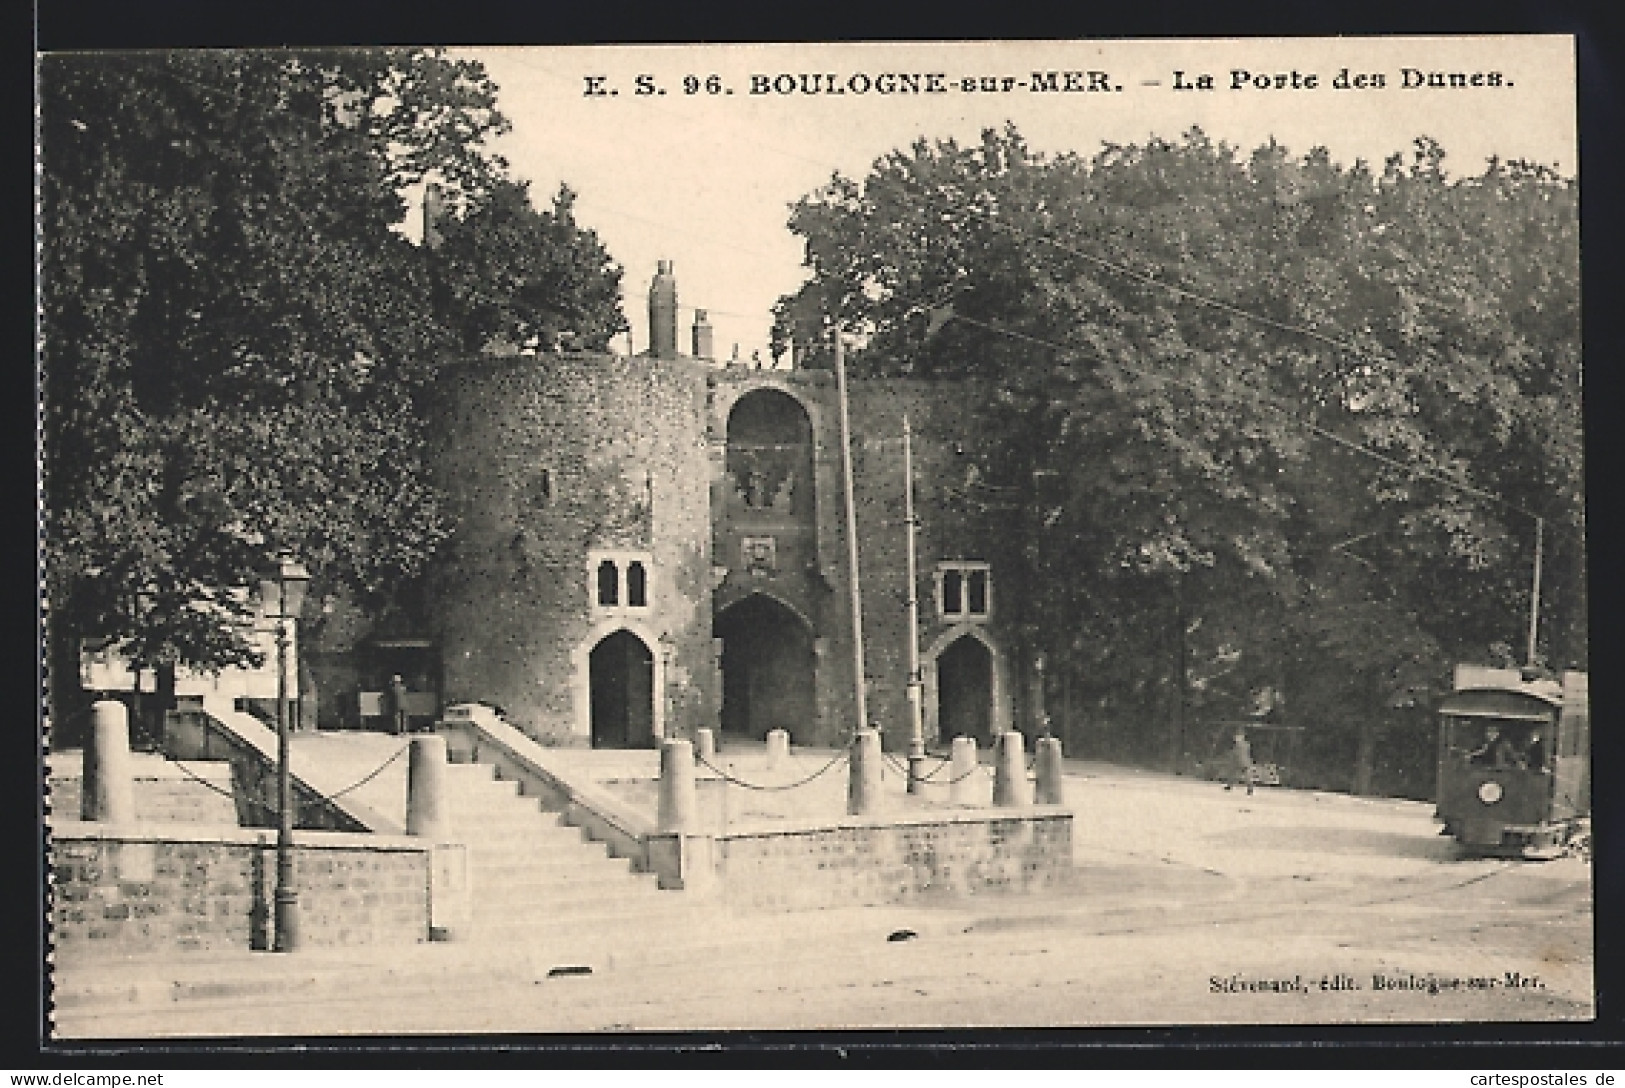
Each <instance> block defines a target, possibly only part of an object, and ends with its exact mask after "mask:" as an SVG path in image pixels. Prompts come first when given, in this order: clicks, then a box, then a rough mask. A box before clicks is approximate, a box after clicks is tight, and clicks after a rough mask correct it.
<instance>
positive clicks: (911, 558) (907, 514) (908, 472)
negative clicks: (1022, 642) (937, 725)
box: [903, 412, 925, 793]
mask: <svg viewBox="0 0 1625 1088" xmlns="http://www.w3.org/2000/svg"><path fill="white" fill-rule="evenodd" d="M903 521H904V523H905V524H906V525H907V526H908V550H907V555H908V792H910V793H919V792H920V791H921V790H922V789H924V784H925V706H924V705H923V702H924V700H923V692H922V691H921V688H922V687H923V684H922V683H921V680H920V593H919V586H918V581H919V577H918V574H917V573H916V569H915V568H916V562H917V560H916V558H915V550H914V534H915V532H916V530H917V529H918V528H919V521H918V519H917V518H915V516H914V432H913V431H912V430H911V429H910V428H909V425H908V413H907V412H904V413H903Z"/></svg>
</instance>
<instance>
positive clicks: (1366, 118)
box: [455, 35, 1578, 359]
mask: <svg viewBox="0 0 1625 1088" xmlns="http://www.w3.org/2000/svg"><path fill="white" fill-rule="evenodd" d="M455 52H456V53H457V54H458V55H460V56H467V57H472V58H474V59H478V60H479V61H481V62H482V63H483V64H484V65H485V67H486V70H487V71H488V72H489V73H490V74H491V76H492V78H493V79H494V80H495V82H496V84H497V86H498V88H499V94H498V105H499V108H500V109H501V110H502V112H503V113H504V114H505V115H506V116H507V117H508V118H509V120H510V121H512V123H513V131H512V132H511V133H510V134H508V135H507V136H505V137H503V138H502V139H501V140H500V141H499V142H498V143H497V144H496V147H495V149H496V150H497V151H499V152H500V153H502V154H503V155H504V156H505V157H506V158H507V159H508V160H509V162H510V164H511V166H512V168H513V172H514V174H515V175H517V176H518V177H520V178H524V179H527V180H529V181H530V182H531V183H532V193H533V196H534V197H535V198H536V200H537V202H538V204H541V205H543V206H545V205H546V203H547V202H548V201H549V200H550V198H551V195H552V193H553V192H554V191H555V190H556V189H557V187H558V185H559V184H560V183H561V182H562V183H567V184H569V186H570V187H571V188H572V189H574V190H575V191H576V193H577V194H578V199H577V204H576V217H577V221H578V223H580V224H581V225H582V226H585V227H588V228H591V229H592V230H594V231H596V232H597V234H598V236H599V238H600V239H601V240H602V242H603V243H604V245H605V246H606V247H607V249H608V250H609V252H610V254H611V255H612V256H613V257H614V258H615V259H616V260H617V261H618V262H619V263H620V264H621V265H622V267H623V268H624V269H625V276H624V278H623V282H622V290H623V295H624V309H625V312H626V316H627V318H628V320H629V321H630V323H631V325H632V333H631V338H632V346H633V348H634V349H635V350H637V351H643V350H645V349H646V348H647V346H648V342H649V341H648V315H647V296H648V287H649V281H650V279H651V277H652V276H653V275H654V272H655V267H656V262H657V261H659V260H670V261H672V262H673V263H674V271H675V274H676V278H677V284H678V302H679V305H680V307H681V308H682V309H681V310H680V313H679V345H680V347H681V348H682V350H684V351H687V349H688V332H687V330H688V328H689V326H690V324H691V323H692V321H693V308H695V307H698V308H703V309H705V310H707V311H708V314H709V318H710V322H711V324H712V326H713V327H714V329H715V330H716V332H715V342H716V351H717V354H718V355H719V356H723V357H726V356H727V355H728V354H730V353H731V351H732V348H733V346H734V345H735V344H737V345H738V346H739V350H740V353H741V355H742V356H744V357H746V358H748V357H750V355H751V354H752V352H753V351H760V352H761V356H762V358H764V359H765V358H767V355H768V352H767V341H768V334H769V329H770V326H771V320H772V318H771V312H770V311H771V307H772V305H773V303H774V301H775V300H777V299H778V298H779V297H780V296H781V295H783V294H785V293H787V292H790V291H793V290H794V289H795V288H796V287H797V286H798V285H799V284H800V283H801V282H803V280H804V279H805V278H806V275H807V271H806V269H805V268H804V267H803V266H802V263H801V261H802V248H801V244H800V240H799V239H798V238H797V237H796V236H794V235H792V234H791V233H790V231H789V230H788V228H787V226H786V221H787V218H788V215H789V210H790V207H791V205H793V204H794V203H795V202H796V201H797V200H798V199H800V198H801V197H803V196H806V195H808V194H810V193H812V192H814V191H815V190H817V189H818V188H819V187H820V186H822V185H823V184H825V183H827V182H828V181H829V180H830V178H831V176H832V175H833V174H835V173H837V172H838V173H841V174H844V175H846V176H847V177H851V178H854V179H861V178H862V177H863V176H864V175H865V174H866V173H867V172H868V169H869V166H870V164H871V163H873V162H874V161H875V160H876V159H877V158H879V157H880V156H882V155H884V154H886V153H887V152H888V151H891V150H893V149H897V148H902V147H907V146H908V145H909V144H911V143H912V142H913V141H914V140H916V139H918V138H920V137H926V138H929V139H932V140H936V139H943V138H949V137H951V138H954V139H956V140H958V141H960V142H961V143H964V142H975V141H977V140H978V138H979V134H980V132H981V131H982V130H983V129H985V128H988V127H1002V126H1004V125H1005V124H1006V123H1007V122H1010V123H1014V124H1015V126H1016V127H1017V128H1018V129H1019V131H1020V132H1021V133H1022V135H1023V137H1024V138H1025V139H1026V141H1027V143H1028V144H1029V146H1030V147H1032V148H1033V149H1034V150H1036V151H1040V152H1045V153H1051V154H1053V153H1060V152H1067V151H1072V152H1077V153H1080V154H1084V155H1092V154H1094V153H1095V152H1097V151H1099V150H1100V148H1101V146H1102V144H1103V143H1104V142H1112V143H1143V142H1144V141H1145V140H1146V139H1147V138H1149V137H1152V136H1162V137H1167V138H1175V137H1177V136H1178V135H1179V134H1180V133H1182V132H1184V131H1185V130H1187V129H1189V128H1190V127H1191V126H1193V125H1198V126H1200V127H1201V128H1202V129H1203V130H1204V131H1206V132H1207V133H1208V134H1209V135H1210V136H1212V137H1214V138H1216V139H1220V140H1223V141H1225V142H1227V143H1230V144H1232V145H1234V146H1235V147H1237V148H1238V149H1239V150H1240V151H1242V152H1245V151H1247V150H1250V149H1252V148H1254V147H1257V146H1259V145H1260V144H1263V143H1265V142H1267V141H1269V140H1270V139H1272V138H1273V139H1274V140H1276V141H1277V142H1279V143H1281V144H1284V145H1285V146H1286V147H1287V148H1288V149H1289V150H1290V151H1291V152H1293V153H1295V154H1302V153H1305V152H1307V151H1309V150H1310V149H1311V148H1313V147H1316V146H1324V147H1326V148H1327V149H1328V150H1329V151H1330V152H1331V154H1332V157H1333V158H1334V159H1335V160H1337V161H1339V162H1341V163H1343V164H1345V165H1350V164H1352V163H1353V162H1354V160H1356V159H1365V160H1366V161H1368V162H1370V163H1372V164H1373V165H1380V164H1381V163H1382V161H1383V160H1385V159H1386V158H1387V157H1388V156H1389V155H1391V154H1393V153H1395V152H1406V153H1407V154H1408V152H1409V148H1410V146H1411V141H1412V140H1413V139H1414V138H1416V137H1418V136H1423V135H1426V136H1431V137H1433V138H1434V139H1436V140H1438V141H1439V142H1440V143H1441V144H1442V145H1443V147H1444V148H1445V151H1446V153H1447V156H1448V157H1447V159H1446V160H1445V166H1446V169H1447V171H1449V172H1450V173H1451V174H1453V175H1456V176H1463V175H1470V174H1475V173H1478V172H1480V171H1481V170H1482V168H1483V166H1484V163H1485V160H1487V159H1488V158H1489V157H1491V156H1500V157H1501V158H1504V159H1527V160H1531V161H1534V162H1541V163H1545V164H1548V165H1551V166H1554V167H1556V168H1557V169H1558V170H1559V171H1561V172H1562V173H1564V174H1566V175H1571V174H1573V173H1575V171H1576V170H1577V167H1578V162H1577V146H1576V139H1577V137H1576V121H1575V77H1574V51H1573V42H1572V40H1571V39H1570V38H1568V37H1565V36H1556V35H1554V36H1524V37H1491V36H1479V37H1470V38H1336V39H1230V40H1205V41H1198V40H1156V41H1127V40H1112V41H1100V42H974V43H883V44H879V43H877V44H861V43H857V44H855V43H844V44H831V45H816V44H815V45H807V44H798V45H682V46H674V45H663V46H574V47H538V48H521V47H505V48H492V49H465V50H457V51H455ZM1345 70H1346V75H1347V77H1348V78H1347V80H1346V82H1347V83H1348V84H1350V85H1349V86H1347V87H1343V86H1340V85H1339V84H1340V83H1342V82H1344V81H1343V80H1339V78H1338V77H1339V76H1340V74H1343V73H1344V72H1345ZM1407 70H1410V72H1412V73H1422V75H1417V74H1411V75H1409V77H1408V78H1407ZM1049 72H1054V73H1058V75H1057V76H1056V86H1057V89H1056V90H1034V89H1033V86H1032V85H1033V82H1034V74H1035V73H1049ZM1066 72H1075V73H1080V74H1078V75H1076V76H1074V77H1073V85H1074V86H1075V87H1077V88H1078V89H1077V90H1073V91H1068V90H1065V89H1064V88H1065V85H1066V78H1067V77H1066V76H1065V75H1064V74H1062V73H1066ZM1090 72H1097V73H1103V76H1101V77H1099V78H1092V77H1091V76H1090V75H1089V74H1088V73H1090ZM1175 73H1180V75H1178V76H1176V75H1175ZM1425 73H1442V74H1444V75H1445V77H1446V78H1445V80H1444V82H1445V83H1446V85H1445V86H1442V87H1441V86H1428V85H1425V84H1426V75H1425ZM887 74H891V75H892V76H894V77H895V76H896V75H899V74H912V75H913V76H915V77H916V84H915V85H917V86H918V87H920V88H921V91H920V92H919V93H907V92H906V91H903V90H901V89H900V88H902V87H906V86H907V84H906V83H903V82H901V81H899V82H897V83H896V84H895V86H896V87H897V88H899V89H898V90H897V91H896V92H895V93H890V94H883V93H880V90H879V88H881V87H886V88H892V87H894V83H893V82H892V81H891V80H886V79H883V78H882V77H883V76H885V75H887ZM1203 74H1207V75H1209V76H1211V77H1212V89H1210V90H1209V89H1201V88H1200V83H1201V80H1200V76H1201V75H1203ZM1450 74H1457V75H1459V76H1460V77H1461V79H1460V80H1459V82H1462V83H1465V84H1466V85H1465V86H1454V87H1452V86H1449V85H1448V84H1449V78H1448V77H1449V75H1450ZM1361 75H1364V76H1367V77H1372V76H1378V75H1380V76H1381V77H1382V85H1381V86H1377V85H1375V83H1376V81H1375V80H1374V79H1370V78H1368V79H1367V80H1366V85H1365V86H1363V87H1360V86H1354V85H1353V84H1355V83H1356V78H1355V77H1357V76H1361ZM639 76H643V77H646V80H647V81H646V83H645V89H651V88H652V89H653V90H654V93H641V94H640V93H638V91H639V87H638V77H639ZM713 76H714V77H717V78H716V79H714V80H710V81H709V83H708V79H709V77H713ZM933 76H935V77H936V78H935V80H934V81H933V80H932V78H931V77H933ZM1475 76H1476V77H1477V78H1476V85H1474V83H1475V80H1474V77H1475ZM685 77H692V78H691V79H690V80H689V81H688V82H686V83H685ZM781 77H782V78H781ZM802 77H807V78H806V79H805V80H803V78H802ZM813 77H816V79H814V78H813ZM831 77H832V78H833V82H834V83H835V85H836V86H837V87H839V88H841V89H842V90H844V91H845V93H844V94H840V95H831V94H829V93H823V92H827V88H828V85H829V83H830V82H831ZM981 77H989V78H990V79H991V80H992V81H993V84H992V85H993V88H994V89H991V90H984V89H982V87H983V86H984V85H985V84H984V82H983V81H982V79H981ZM1311 77H1313V78H1312V79H1311ZM967 78H969V79H972V80H975V81H976V83H975V87H976V89H974V90H966V89H964V87H963V82H962V81H964V80H965V79H967ZM933 82H934V83H935V85H937V86H941V87H944V88H946V90H944V91H941V92H927V91H926V90H925V88H927V87H930V86H932V85H933ZM1418 82H1422V83H1423V84H1424V85H1423V86H1407V83H1412V84H1415V83H1418ZM1091 85H1092V86H1094V87H1096V88H1103V89H1087V88H1089V87H1091ZM792 86H793V87H794V90H793V92H792V93H781V90H789V89H790V88H792ZM1187 87H1188V88H1190V89H1185V88H1187ZM804 88H816V89H817V90H818V91H819V92H821V93H813V94H809V93H804ZM662 91H663V92H664V93H660V92H662ZM713 92H715V93H713ZM626 348H627V338H626V337H624V336H623V337H620V338H618V342H617V344H616V349H617V350H620V351H625V350H626Z"/></svg>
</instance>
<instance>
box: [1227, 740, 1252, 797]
mask: <svg viewBox="0 0 1625 1088" xmlns="http://www.w3.org/2000/svg"><path fill="white" fill-rule="evenodd" d="M1230 758H1231V760H1232V761H1233V762H1234V764H1235V766H1234V768H1233V769H1232V771H1231V778H1230V781H1228V782H1226V783H1225V784H1224V788H1225V789H1227V790H1228V789H1231V788H1232V787H1235V786H1239V785H1241V784H1242V783H1244V782H1245V783H1246V784H1247V795H1248V796H1249V797H1251V796H1252V793H1253V785H1254V783H1255V782H1257V781H1258V769H1257V768H1256V767H1255V766H1254V765H1253V748H1252V745H1250V744H1248V743H1247V731H1246V730H1245V729H1237V730H1236V731H1235V733H1234V734H1233V735H1232V737H1231V748H1230Z"/></svg>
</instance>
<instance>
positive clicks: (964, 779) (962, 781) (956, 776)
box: [948, 737, 982, 805]
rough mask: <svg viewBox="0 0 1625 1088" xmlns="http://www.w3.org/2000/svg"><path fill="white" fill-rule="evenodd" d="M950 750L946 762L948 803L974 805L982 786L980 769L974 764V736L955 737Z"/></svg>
mask: <svg viewBox="0 0 1625 1088" xmlns="http://www.w3.org/2000/svg"><path fill="white" fill-rule="evenodd" d="M952 751H953V755H952V757H951V758H950V760H949V763H948V803H949V804H950V805H974V804H976V802H977V799H978V798H979V797H980V793H979V791H980V790H981V787H982V778H981V773H980V769H979V768H978V767H977V766H976V738H975V737H955V738H954V745H953V750H952Z"/></svg>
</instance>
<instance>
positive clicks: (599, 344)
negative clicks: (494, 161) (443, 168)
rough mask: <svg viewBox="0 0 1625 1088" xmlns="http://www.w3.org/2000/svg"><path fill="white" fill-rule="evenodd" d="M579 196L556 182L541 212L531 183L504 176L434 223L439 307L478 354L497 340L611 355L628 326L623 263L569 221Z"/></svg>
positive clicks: (432, 262) (432, 260) (464, 345)
mask: <svg viewBox="0 0 1625 1088" xmlns="http://www.w3.org/2000/svg"><path fill="white" fill-rule="evenodd" d="M574 205H575V193H574V192H572V191H571V189H570V188H569V186H560V188H559V191H558V193H556V194H555V195H554V197H553V206H552V208H551V209H550V210H548V211H545V212H539V211H537V210H536V209H535V208H534V207H533V206H532V205H531V201H530V193H529V190H528V188H527V187H526V186H525V185H524V184H522V183H515V182H508V183H505V184H503V185H500V186H498V187H496V188H495V189H494V190H493V192H492V193H491V195H490V197H489V198H488V199H486V200H484V201H482V202H481V203H480V205H479V206H477V207H475V208H473V209H471V210H470V211H469V213H468V214H467V215H465V216H463V217H462V218H459V219H452V220H450V221H448V222H447V223H445V224H444V225H443V226H442V227H441V228H440V233H441V241H440V243H439V244H438V245H437V246H435V247H434V249H433V252H432V255H431V258H430V266H431V274H432V275H433V277H434V281H435V297H436V309H437V310H438V311H439V312H441V313H443V314H446V315H447V317H448V320H449V323H450V324H451V326H452V327H453V328H455V329H456V330H457V333H458V337H459V340H460V346H461V347H462V348H463V349H464V350H468V351H475V350H478V349H479V348H481V347H483V346H484V345H485V344H486V342H487V341H489V340H491V339H493V338H495V337H501V338H502V339H503V340H505V341H507V342H508V343H510V344H513V345H515V346H528V347H532V348H535V347H541V348H543V349H546V350H552V349H555V348H563V349H565V350H571V351H599V352H601V351H607V350H608V348H609V341H610V338H611V337H612V336H614V335H615V334H616V333H619V332H624V331H625V330H626V328H627V324H626V319H625V317H624V316H623V315H622V314H621V311H620V302H619V300H620V284H621V269H620V267H619V266H618V265H616V264H615V263H614V262H613V261H612V260H611V259H610V257H609V254H608V253H607V252H606V251H605V250H604V248H603V246H602V245H601V244H600V243H599V241H598V238H597V236H596V235H595V234H593V233H592V232H591V231H584V230H582V229H581V228H580V227H578V226H577V225H576V221H575V211H574Z"/></svg>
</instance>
